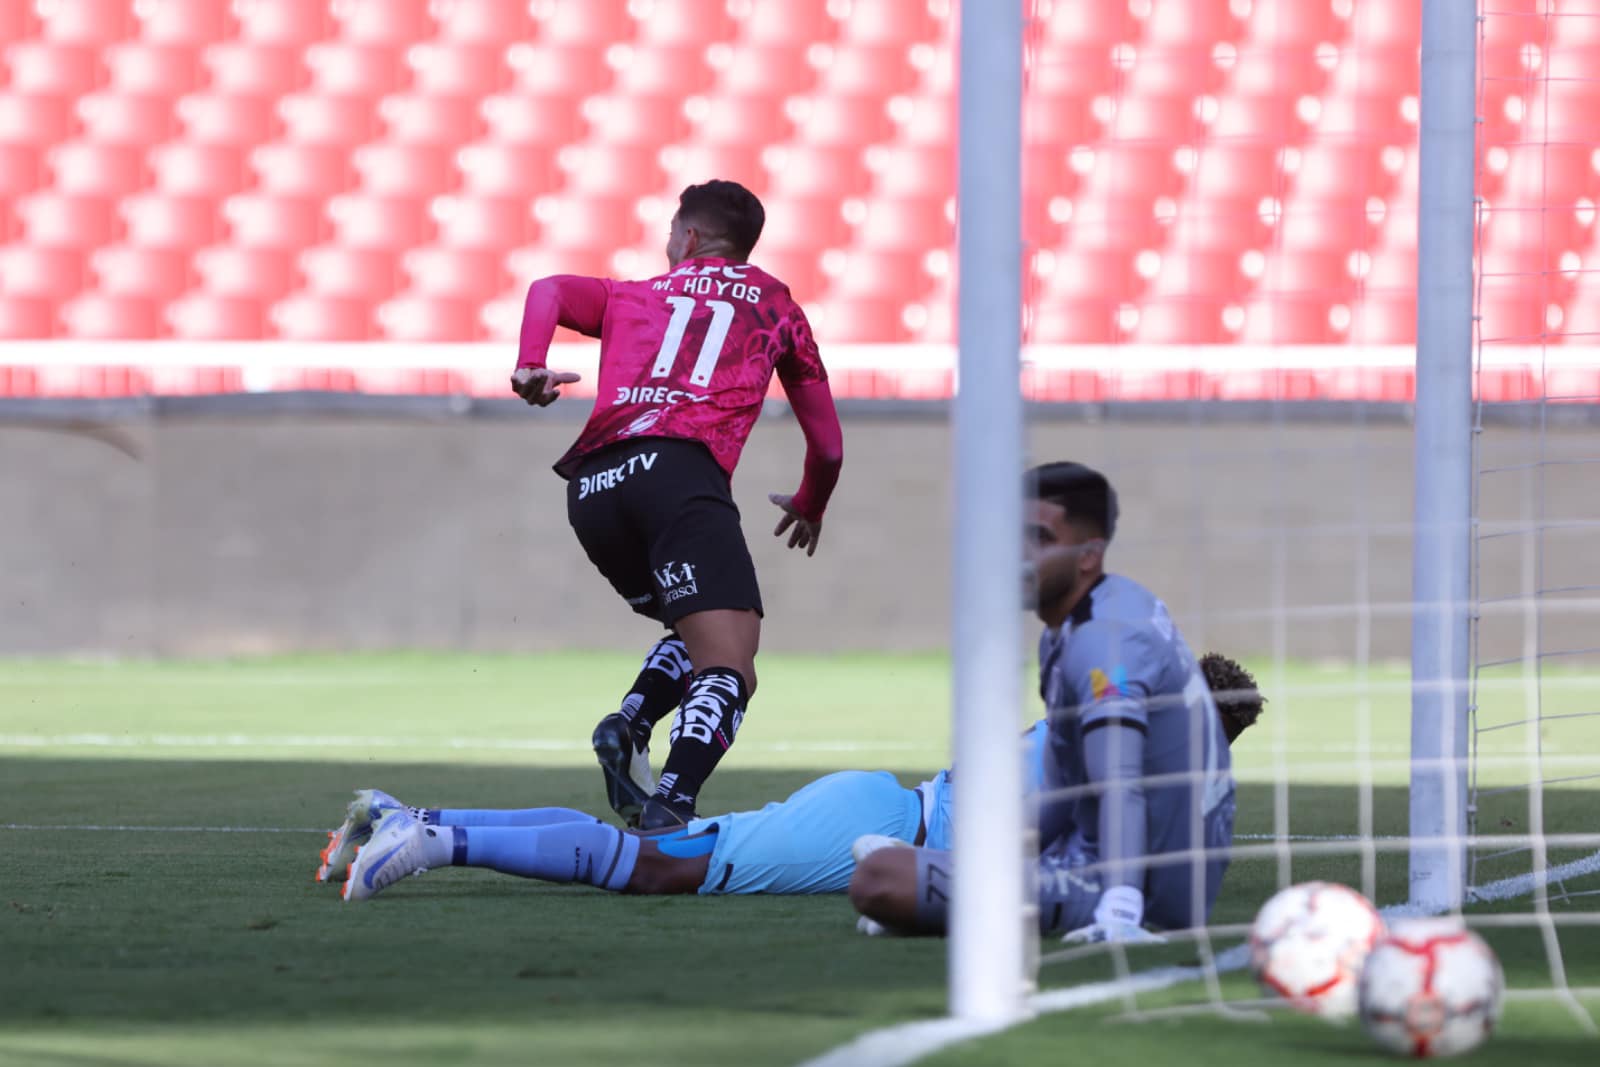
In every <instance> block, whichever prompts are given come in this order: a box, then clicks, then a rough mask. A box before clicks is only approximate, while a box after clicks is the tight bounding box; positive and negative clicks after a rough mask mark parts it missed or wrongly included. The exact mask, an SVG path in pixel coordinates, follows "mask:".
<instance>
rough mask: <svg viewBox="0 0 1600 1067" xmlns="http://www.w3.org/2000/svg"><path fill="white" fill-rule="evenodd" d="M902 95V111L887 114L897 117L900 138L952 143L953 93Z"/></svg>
mask: <svg viewBox="0 0 1600 1067" xmlns="http://www.w3.org/2000/svg"><path fill="white" fill-rule="evenodd" d="M903 99H904V104H905V111H904V113H903V114H902V113H901V112H900V111H899V110H898V109H897V110H896V111H894V112H892V113H891V116H890V117H891V118H895V119H897V120H901V121H900V137H899V139H900V141H902V142H903V143H905V144H909V145H944V146H954V145H955V143H956V140H957V131H956V122H957V117H956V99H955V97H954V96H953V95H951V94H948V93H945V94H942V95H939V96H929V95H927V94H922V95H917V96H909V97H905V98H903ZM1024 136H1026V137H1028V139H1029V140H1034V139H1035V138H1034V135H1033V134H1032V132H1031V131H1030V132H1029V133H1028V134H1025V135H1024Z"/></svg>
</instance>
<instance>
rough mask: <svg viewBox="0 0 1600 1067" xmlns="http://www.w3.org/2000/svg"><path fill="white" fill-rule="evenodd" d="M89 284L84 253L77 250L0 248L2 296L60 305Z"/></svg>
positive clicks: (0, 290) (32, 246)
mask: <svg viewBox="0 0 1600 1067" xmlns="http://www.w3.org/2000/svg"><path fill="white" fill-rule="evenodd" d="M87 281H88V273H87V271H86V269H85V265H84V253H83V252H82V251H81V250H79V249H76V248H40V247H37V246H35V245H29V244H15V245H3V246H0V292H4V293H5V294H6V295H7V296H14V297H37V298H39V299H42V300H49V301H51V302H52V303H60V302H61V301H63V300H66V299H67V298H68V297H71V296H74V295H76V294H77V293H80V292H82V291H83V288H84V286H85V285H86V284H87Z"/></svg>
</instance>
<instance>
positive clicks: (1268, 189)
mask: <svg viewBox="0 0 1600 1067" xmlns="http://www.w3.org/2000/svg"><path fill="white" fill-rule="evenodd" d="M1282 155H1283V148H1282V147H1281V146H1280V145H1277V144H1273V143H1266V144H1258V143H1251V142H1247V141H1215V140H1214V141H1209V142H1207V143H1205V144H1203V145H1201V146H1200V154H1199V156H1198V158H1197V159H1196V162H1195V169H1194V173H1193V175H1192V176H1191V177H1190V179H1189V186H1188V189H1187V191H1186V192H1187V195H1188V196H1190V197H1193V198H1194V199H1196V200H1198V201H1199V202H1200V203H1201V204H1202V205H1205V204H1207V203H1216V202H1219V201H1220V202H1241V201H1242V202H1250V203H1251V204H1252V206H1253V204H1254V202H1255V201H1258V200H1260V199H1261V198H1262V197H1265V196H1277V197H1282V196H1283V195H1284V194H1285V193H1286V191H1287V190H1288V187H1289V181H1290V179H1289V178H1288V177H1286V176H1285V175H1284V173H1283V171H1282V169H1281V168H1280V166H1279V160H1280V157H1281V156H1282Z"/></svg>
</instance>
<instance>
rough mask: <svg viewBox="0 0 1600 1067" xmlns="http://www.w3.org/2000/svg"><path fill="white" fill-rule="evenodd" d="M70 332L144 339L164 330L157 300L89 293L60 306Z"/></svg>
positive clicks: (87, 336)
mask: <svg viewBox="0 0 1600 1067" xmlns="http://www.w3.org/2000/svg"><path fill="white" fill-rule="evenodd" d="M61 319H62V321H63V322H64V323H66V327H67V333H68V334H69V335H71V336H73V337H80V338H84V339H85V340H97V341H98V340H104V341H142V340H147V339H149V338H153V337H155V336H157V335H158V334H159V333H160V332H161V326H160V316H159V314H158V313H157V303H156V301H154V300H148V299H146V298H144V297H139V296H118V295H114V294H111V293H98V292H90V293H85V294H83V295H82V296H80V297H77V298H76V299H74V300H72V301H71V302H70V303H68V304H66V305H65V306H63V307H62V308H61Z"/></svg>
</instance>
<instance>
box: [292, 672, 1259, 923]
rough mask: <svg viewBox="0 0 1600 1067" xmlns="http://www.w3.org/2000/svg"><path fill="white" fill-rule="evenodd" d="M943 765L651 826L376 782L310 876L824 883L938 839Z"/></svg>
mask: <svg viewBox="0 0 1600 1067" xmlns="http://www.w3.org/2000/svg"><path fill="white" fill-rule="evenodd" d="M1202 667H1203V669H1204V671H1205V673H1206V677H1207V678H1208V679H1209V680H1211V681H1212V682H1213V684H1214V685H1215V687H1216V690H1217V693H1218V695H1219V696H1218V700H1217V707H1218V709H1219V713H1220V715H1221V716H1222V719H1223V723H1224V729H1225V731H1226V732H1227V734H1228V736H1229V737H1230V738H1232V737H1236V736H1238V734H1239V733H1240V732H1241V731H1243V730H1244V729H1245V728H1246V727H1248V726H1249V725H1250V724H1251V723H1253V722H1254V721H1255V719H1256V716H1257V715H1258V714H1260V711H1261V703H1262V701H1261V697H1260V695H1259V694H1258V693H1256V691H1255V681H1254V679H1252V678H1251V677H1250V674H1249V672H1248V671H1246V670H1245V669H1244V668H1243V667H1241V666H1239V665H1238V664H1237V663H1235V662H1234V661H1232V660H1230V659H1228V658H1227V657H1225V656H1221V655H1216V654H1212V655H1209V656H1207V657H1205V659H1204V660H1203V661H1202ZM1046 727H1047V724H1046V723H1045V722H1043V721H1041V722H1039V723H1036V724H1035V725H1034V726H1033V728H1032V729H1030V730H1029V731H1028V732H1027V733H1025V734H1024V735H1023V745H1024V757H1025V766H1026V768H1027V771H1026V773H1027V781H1028V785H1029V788H1030V789H1037V788H1038V787H1039V784H1040V782H1041V781H1042V779H1043V776H1044V774H1045V770H1044V766H1045V763H1046V762H1047V757H1046V755H1045V753H1044V751H1043V745H1044V743H1045V740H1046V738H1047V735H1048V730H1047V728H1046ZM950 790H951V775H950V772H949V771H940V772H939V773H938V774H937V775H935V776H934V777H933V778H932V779H930V780H929V781H927V782H924V783H922V785H920V786H918V787H917V788H916V789H907V788H905V787H903V786H901V785H900V783H899V782H897V781H896V780H895V778H894V776H893V775H892V774H889V773H888V772H887V771H841V772H839V773H837V774H830V775H825V776H824V777H822V778H819V779H817V780H816V781H814V782H811V783H809V784H807V785H806V786H804V787H802V788H801V789H799V790H798V791H796V792H795V793H794V794H793V795H792V796H790V797H789V798H788V799H787V800H785V801H783V802H781V803H772V804H768V805H767V806H766V807H764V808H762V809H761V810H760V811H746V812H736V813H734V814H731V815H721V816H713V817H710V818H705V819H697V820H695V821H694V822H692V823H690V825H689V826H688V827H680V828H678V829H675V830H669V831H662V832H657V833H653V834H651V833H641V832H636V831H630V830H620V829H618V828H616V827H614V826H611V825H609V824H607V823H604V822H602V821H600V820H599V819H596V818H594V817H593V816H591V815H588V814H586V813H584V812H581V811H577V810H574V809H572V808H527V809H512V810H504V809H468V810H462V809H449V808H446V809H422V808H408V807H406V806H405V805H403V804H401V803H400V802H399V801H398V800H396V799H395V798H393V797H391V796H390V795H388V794H387V793H384V792H382V791H380V790H376V789H364V790H361V791H360V792H358V793H357V794H356V799H355V801H353V802H352V803H351V804H350V807H349V809H348V813H347V817H346V819H345V821H344V824H343V825H342V826H340V827H339V829H337V830H335V831H334V832H332V833H331V834H329V835H328V846H327V848H326V849H324V851H323V855H322V865H321V866H320V867H319V868H318V871H317V877H318V879H319V880H323V881H344V882H345V887H344V897H345V899H346V900H365V899H367V898H368V897H371V896H373V895H374V894H376V893H378V892H379V891H381V890H382V889H384V888H385V887H387V886H389V885H391V884H393V883H394V882H395V881H397V880H399V879H400V878H403V877H405V876H406V875H408V874H419V873H421V872H422V871H425V870H428V869H429V868H433V867H448V866H466V867H486V868H489V869H491V870H496V871H500V872H502V873H505V874H515V875H521V876H523V877H527V878H539V879H543V880H545V881H551V882H582V883H586V884H588V885H593V886H598V887H599V888H602V889H608V890H612V891H615V892H624V893H639V894H665V893H706V894H722V893H785V894H799V893H838V892H842V891H843V890H844V889H845V887H846V886H847V885H848V884H849V882H850V874H851V871H852V870H853V869H854V867H855V859H854V857H853V856H852V854H851V848H852V845H853V844H854V843H855V842H856V840H857V839H859V838H862V837H868V836H875V835H881V836H883V837H887V838H893V839H895V840H898V841H903V842H905V843H906V844H927V845H930V846H932V847H934V848H939V849H946V848H949V847H950V846H949V826H950V818H949V816H950Z"/></svg>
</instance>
